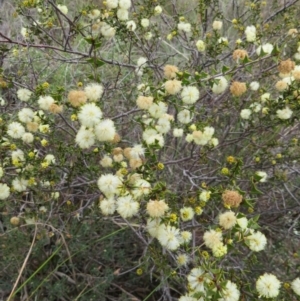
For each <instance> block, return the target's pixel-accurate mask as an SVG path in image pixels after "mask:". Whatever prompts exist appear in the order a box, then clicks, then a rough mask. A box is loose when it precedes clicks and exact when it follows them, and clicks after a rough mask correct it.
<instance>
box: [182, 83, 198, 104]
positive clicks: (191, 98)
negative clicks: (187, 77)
mask: <svg viewBox="0 0 300 301" xmlns="http://www.w3.org/2000/svg"><path fill="white" fill-rule="evenodd" d="M199 95H200V92H199V90H198V88H197V87H193V86H188V87H184V88H183V89H182V92H181V99H182V101H183V102H184V103H185V104H188V105H191V104H194V103H195V102H196V101H197V100H198V99H199Z"/></svg>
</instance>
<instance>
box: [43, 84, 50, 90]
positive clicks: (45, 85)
mask: <svg viewBox="0 0 300 301" xmlns="http://www.w3.org/2000/svg"><path fill="white" fill-rule="evenodd" d="M49 86H50V85H49V83H47V82H44V83H42V87H43V88H44V89H48V88H49Z"/></svg>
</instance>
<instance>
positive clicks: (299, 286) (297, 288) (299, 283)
mask: <svg viewBox="0 0 300 301" xmlns="http://www.w3.org/2000/svg"><path fill="white" fill-rule="evenodd" d="M291 288H292V290H293V291H294V293H295V294H297V295H298V296H300V278H299V277H298V278H296V279H294V280H293V281H292V283H291Z"/></svg>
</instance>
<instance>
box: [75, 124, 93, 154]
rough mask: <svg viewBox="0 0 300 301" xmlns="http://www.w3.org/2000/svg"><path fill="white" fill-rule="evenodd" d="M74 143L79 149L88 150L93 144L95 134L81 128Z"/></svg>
mask: <svg viewBox="0 0 300 301" xmlns="http://www.w3.org/2000/svg"><path fill="white" fill-rule="evenodd" d="M75 141H76V143H77V144H78V145H79V147H80V148H82V149H85V148H90V147H91V146H92V145H93V144H94V143H95V134H94V132H93V131H92V130H91V129H86V128H85V127H84V126H82V127H81V128H80V129H79V131H78V132H77V134H76V138H75Z"/></svg>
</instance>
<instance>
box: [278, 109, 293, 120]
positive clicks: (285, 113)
mask: <svg viewBox="0 0 300 301" xmlns="http://www.w3.org/2000/svg"><path fill="white" fill-rule="evenodd" d="M292 114H293V111H292V110H291V109H290V108H289V107H285V108H284V109H282V110H277V111H276V116H277V117H278V118H279V119H281V120H287V119H290V118H291V117H292Z"/></svg>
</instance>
